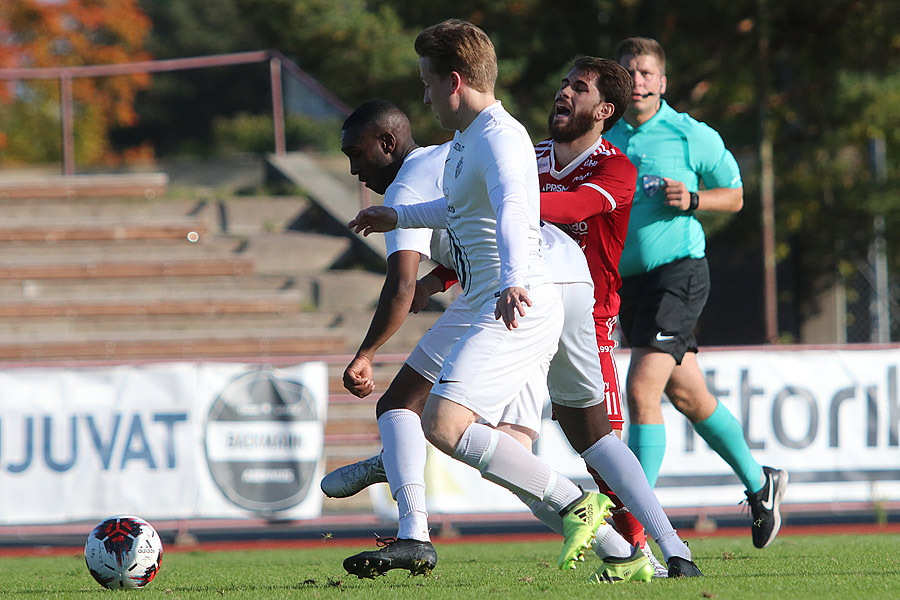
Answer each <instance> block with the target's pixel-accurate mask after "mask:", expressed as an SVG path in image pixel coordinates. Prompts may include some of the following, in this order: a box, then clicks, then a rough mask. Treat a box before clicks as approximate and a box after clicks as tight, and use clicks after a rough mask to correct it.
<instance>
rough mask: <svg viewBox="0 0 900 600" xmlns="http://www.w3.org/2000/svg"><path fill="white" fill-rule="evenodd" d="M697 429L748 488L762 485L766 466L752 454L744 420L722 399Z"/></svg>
mask: <svg viewBox="0 0 900 600" xmlns="http://www.w3.org/2000/svg"><path fill="white" fill-rule="evenodd" d="M694 429H695V430H697V433H699V434H700V437H702V438H703V439H704V440H706V443H707V444H709V447H710V448H712V449H713V450H715V451H716V453H717V454H718V455H719V456H721V457H722V458H723V459H724V460H725V462H727V463H728V464H729V465H730V466H731V469H732V470H733V471H734V473H735V474H736V475H737V476H738V477H739V478H740V480H741V482H742V483H743V484H744V487H746V488H747V491H749V492H750V493H751V494H752V493H754V492H758V491H759V490H760V489H762V486H763V483H764V482H763V480H762V476H763V472H762V466H761V465H760V464H759V463H758V462H756V459H754V458H753V455H752V454H750V447H749V446H747V441H746V440H745V439H744V430H743V428H741V424H740V423H738V420H737V419H735V418H734V415H732V414H731V411H729V410H728V409H727V408H725V406H724V405H723V404H722V403H721V402H719V404H718V406H716V410H714V411H713V414H711V415H710V416H709V417H707V418H706V419H704V420H702V421H700V422H699V423H694Z"/></svg>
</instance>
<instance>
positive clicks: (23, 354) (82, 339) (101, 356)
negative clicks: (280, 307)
mask: <svg viewBox="0 0 900 600" xmlns="http://www.w3.org/2000/svg"><path fill="white" fill-rule="evenodd" d="M343 347H344V341H343V339H342V338H341V336H340V335H337V334H335V333H333V332H330V331H314V330H310V331H306V332H304V333H303V334H302V335H299V334H294V335H291V334H290V333H286V332H284V331H283V330H272V331H265V330H264V331H257V332H253V333H249V332H242V331H237V332H235V331H230V332H227V333H222V332H216V333H212V332H188V331H185V332H175V333H173V332H169V331H165V332H159V331H145V332H141V333H139V334H138V333H131V334H128V333H126V334H122V333H119V334H105V335H98V334H92V335H79V336H77V337H76V338H73V337H60V336H59V335H56V336H52V337H51V336H47V337H38V336H34V337H32V338H30V339H28V340H25V341H16V340H0V361H36V360H37V361H51V360H52V361H56V360H138V359H185V360H188V359H190V360H205V359H214V358H245V359H246V358H255V359H258V358H270V357H294V356H298V357H299V356H319V355H327V354H336V353H340V352H341V351H342V349H343Z"/></svg>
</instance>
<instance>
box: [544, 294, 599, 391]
mask: <svg viewBox="0 0 900 600" xmlns="http://www.w3.org/2000/svg"><path fill="white" fill-rule="evenodd" d="M556 289H557V290H558V291H559V295H560V297H561V298H562V302H563V309H564V311H565V321H564V323H563V330H562V334H561V335H560V337H559V350H558V351H557V352H556V355H555V356H554V357H553V360H552V361H550V372H549V374H548V376H549V379H548V382H547V385H548V387H549V388H550V398H551V399H552V400H553V402H554V403H556V404H560V405H562V406H569V407H572V408H587V407H589V406H594V405H597V404H600V403H601V402H603V401H604V399H605V395H604V384H603V369H602V367H601V364H600V350H599V349H598V347H597V328H596V326H595V324H594V286H592V285H590V284H587V283H558V284H556Z"/></svg>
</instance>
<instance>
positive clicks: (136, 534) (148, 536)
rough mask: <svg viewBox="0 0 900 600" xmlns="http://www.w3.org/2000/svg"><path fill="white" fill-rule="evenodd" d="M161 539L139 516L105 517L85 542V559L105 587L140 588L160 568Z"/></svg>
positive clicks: (150, 579) (98, 580) (89, 568)
mask: <svg viewBox="0 0 900 600" xmlns="http://www.w3.org/2000/svg"><path fill="white" fill-rule="evenodd" d="M162 554H163V549H162V542H160V540H159V535H157V533H156V530H155V529H153V526H152V525H150V523H148V522H147V521H145V520H143V519H141V518H140V517H132V516H121V517H110V518H109V519H105V520H104V521H103V522H101V523H100V524H99V525H97V526H96V527H94V530H93V531H91V534H90V535H89V536H88V539H87V542H86V543H85V544H84V562H85V563H87V567H88V570H90V572H91V575H93V576H94V579H96V580H97V582H98V583H99V584H100V585H102V586H103V587H105V588H110V589H118V588H142V587H144V586H145V585H147V584H148V583H150V582H151V581H152V580H153V578H154V577H156V574H157V573H158V572H159V565H160V563H161V562H162Z"/></svg>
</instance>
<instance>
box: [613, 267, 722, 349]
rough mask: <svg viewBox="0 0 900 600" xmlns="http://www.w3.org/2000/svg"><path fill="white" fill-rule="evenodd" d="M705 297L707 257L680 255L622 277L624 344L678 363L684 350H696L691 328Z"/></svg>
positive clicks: (621, 320) (620, 294)
mask: <svg viewBox="0 0 900 600" xmlns="http://www.w3.org/2000/svg"><path fill="white" fill-rule="evenodd" d="M708 296H709V265H708V264H707V262H706V257H703V258H682V259H680V260H676V261H675V262H671V263H669V264H666V265H663V266H661V267H657V268H655V269H653V270H652V271H649V272H647V273H641V274H640V275H634V276H632V277H625V278H623V279H622V287H621V289H619V297H620V298H621V299H622V306H621V308H620V309H619V324H620V327H621V332H622V335H623V336H624V337H625V340H626V343H627V344H628V345H629V346H630V347H632V348H641V347H648V346H649V347H651V348H656V349H658V350H661V351H662V352H665V353H666V354H671V355H672V357H673V358H674V359H675V362H676V363H677V364H679V365H680V364H681V359H682V358H684V354H685V352H696V351H697V339H696V338H695V337H694V329H695V328H696V326H697V319H699V318H700V313H701V312H703V307H704V306H705V305H706V298H707V297H708Z"/></svg>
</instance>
